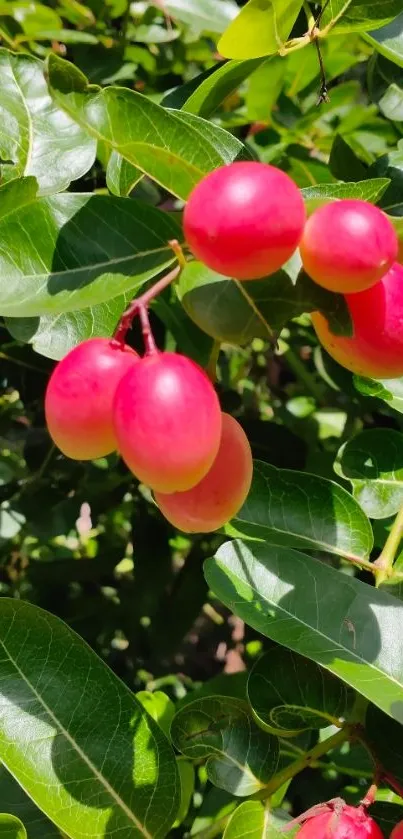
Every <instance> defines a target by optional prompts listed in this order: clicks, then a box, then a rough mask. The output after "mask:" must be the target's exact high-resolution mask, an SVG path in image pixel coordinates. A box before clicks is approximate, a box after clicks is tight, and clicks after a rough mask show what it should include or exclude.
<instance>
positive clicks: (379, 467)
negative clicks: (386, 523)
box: [334, 428, 403, 519]
mask: <svg viewBox="0 0 403 839" xmlns="http://www.w3.org/2000/svg"><path fill="white" fill-rule="evenodd" d="M334 468H335V471H336V473H337V474H338V475H340V476H341V477H342V478H346V480H348V481H351V485H352V489H353V495H354V498H356V499H357V501H358V503H359V504H360V505H361V507H362V509H363V510H365V512H366V514H367V516H369V517H370V518H372V519H386V518H388V516H393V515H394V514H395V513H397V512H398V510H399V509H400V507H401V505H402V504H403V434H401V433H400V432H399V431H394V430H393V429H391V428H388V429H386V428H371V429H369V430H367V431H361V433H360V434H357V435H356V436H355V437H353V438H352V439H351V440H348V441H347V443H344V445H343V446H342V447H341V449H340V451H339V452H338V454H337V458H336V461H335V464H334Z"/></svg>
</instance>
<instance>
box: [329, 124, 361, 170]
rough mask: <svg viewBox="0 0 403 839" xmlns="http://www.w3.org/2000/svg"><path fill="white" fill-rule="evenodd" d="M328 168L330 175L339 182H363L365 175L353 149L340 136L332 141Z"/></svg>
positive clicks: (337, 135) (336, 136)
mask: <svg viewBox="0 0 403 839" xmlns="http://www.w3.org/2000/svg"><path fill="white" fill-rule="evenodd" d="M329 168H330V171H331V173H332V175H334V177H335V178H338V180H341V181H363V180H365V177H366V173H367V169H366V167H365V166H364V164H363V163H362V161H361V160H360V158H359V157H358V156H357V154H356V153H355V150H354V148H353V147H352V146H351V145H350V143H349V142H348V141H347V140H346V139H345V138H344V137H342V136H341V134H336V135H335V138H334V140H333V144H332V148H331V152H330V158H329Z"/></svg>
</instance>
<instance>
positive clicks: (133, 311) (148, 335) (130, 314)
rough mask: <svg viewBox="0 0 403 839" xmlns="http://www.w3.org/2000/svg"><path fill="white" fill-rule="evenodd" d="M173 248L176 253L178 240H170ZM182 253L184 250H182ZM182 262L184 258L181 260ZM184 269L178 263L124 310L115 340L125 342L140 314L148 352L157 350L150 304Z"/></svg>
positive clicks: (115, 333) (119, 342)
mask: <svg viewBox="0 0 403 839" xmlns="http://www.w3.org/2000/svg"><path fill="white" fill-rule="evenodd" d="M169 244H170V245H171V247H172V248H173V250H174V252H175V253H176V246H178V248H180V246H179V245H178V243H177V242H170V243H169ZM181 253H182V251H181ZM181 262H182V260H181ZM181 270H182V264H179V265H176V267H175V268H173V269H172V271H170V272H169V274H166V275H165V277H162V278H161V279H160V280H158V282H157V283H155V285H153V286H151V288H149V289H148V291H145V292H144V294H142V295H141V296H140V297H137V298H136V299H135V300H133V301H132V302H131V303H130V306H128V308H127V309H126V311H125V312H123V315H122V317H121V318H120V321H119V323H118V325H117V327H116V330H115V332H114V335H113V340H114V341H117V343H118V344H123V343H124V342H125V340H126V335H127V333H128V331H129V329H130V327H131V325H132V323H133V320H134V318H135V317H136V315H138V316H139V318H140V322H141V329H142V333H143V338H144V345H145V348H146V353H147V354H150V353H154V352H156V351H157V348H156V345H155V341H154V337H153V334H152V331H151V326H150V321H149V317H148V311H147V309H148V306H149V305H150V303H151V301H152V300H154V298H155V297H157V296H158V294H161V291H163V290H164V288H167V286H169V285H170V284H171V283H172V282H173V281H174V280H176V278H177V277H178V276H179V274H180V272H181Z"/></svg>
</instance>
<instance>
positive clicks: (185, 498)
mask: <svg viewBox="0 0 403 839" xmlns="http://www.w3.org/2000/svg"><path fill="white" fill-rule="evenodd" d="M252 473H253V462H252V453H251V449H250V445H249V441H248V438H247V436H246V434H245V432H244V430H243V429H242V428H241V426H240V425H239V422H237V421H236V420H235V419H234V418H233V417H231V416H229V414H223V415H222V434H221V442H220V448H219V450H218V454H217V457H216V459H215V461H214V463H213V465H212V467H211V469H210V470H209V472H207V475H205V477H204V478H203V479H202V480H201V481H200V483H198V484H196V486H194V487H193V488H192V489H188V490H187V492H174V493H173V494H171V495H166V494H164V493H161V492H156V493H155V500H156V501H157V504H158V506H159V507H160V510H161V512H162V513H163V515H164V516H165V518H166V519H168V521H170V522H171V524H173V525H174V526H175V527H177V528H178V529H179V530H183V531H184V532H185V533H210V532H211V531H213V530H218V529H219V528H220V527H222V526H223V525H224V524H226V523H227V522H228V521H229V520H230V519H232V518H233V517H234V516H235V515H236V513H237V512H238V510H240V508H241V507H242V504H243V503H244V501H245V500H246V497H247V495H248V492H249V489H250V485H251V481H252Z"/></svg>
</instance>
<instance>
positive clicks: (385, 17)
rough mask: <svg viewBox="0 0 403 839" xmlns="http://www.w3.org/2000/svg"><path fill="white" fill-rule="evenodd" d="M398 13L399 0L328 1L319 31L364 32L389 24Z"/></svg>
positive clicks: (399, 8)
mask: <svg viewBox="0 0 403 839" xmlns="http://www.w3.org/2000/svg"><path fill="white" fill-rule="evenodd" d="M323 5H324V4H323ZM400 11H401V4H400V0H371V2H368V0H330V3H329V4H327V5H326V7H324V12H323V16H322V19H321V29H327V28H328V29H330V28H331V29H332V30H333V32H366V31H368V30H371V29H377V28H379V27H381V26H384V25H385V24H387V23H390V21H392V20H394V18H396V17H397V15H398V14H399V12H400Z"/></svg>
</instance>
